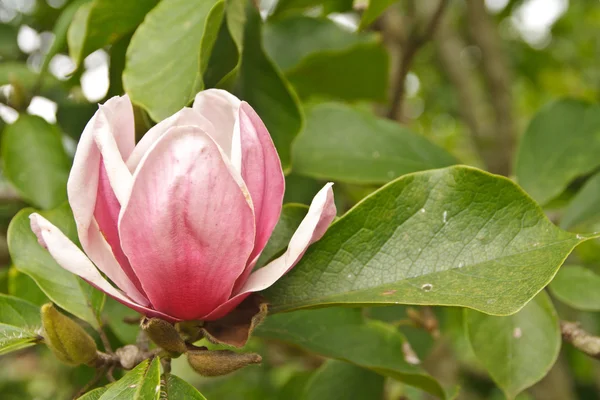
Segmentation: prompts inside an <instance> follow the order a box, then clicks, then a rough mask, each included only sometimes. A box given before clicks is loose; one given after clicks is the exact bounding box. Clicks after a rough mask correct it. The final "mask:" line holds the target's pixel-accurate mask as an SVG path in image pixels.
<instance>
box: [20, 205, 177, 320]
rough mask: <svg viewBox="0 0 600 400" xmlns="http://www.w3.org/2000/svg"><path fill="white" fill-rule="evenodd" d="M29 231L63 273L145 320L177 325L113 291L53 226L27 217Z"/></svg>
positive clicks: (46, 221) (160, 314)
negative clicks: (159, 320) (67, 273)
mask: <svg viewBox="0 0 600 400" xmlns="http://www.w3.org/2000/svg"><path fill="white" fill-rule="evenodd" d="M29 218H30V220H31V230H33V232H34V233H35V235H36V236H37V238H38V241H39V242H40V245H42V246H43V247H44V248H46V249H47V250H48V251H49V252H50V254H51V255H52V257H53V258H54V259H55V260H56V262H57V263H58V264H59V265H60V266H62V267H63V268H64V269H66V270H67V271H70V272H72V273H74V274H75V275H77V276H79V277H81V278H83V279H84V280H86V281H87V282H88V283H89V284H91V285H92V286H94V287H95V288H97V289H98V290H101V291H103V292H104V293H106V294H107V295H109V296H110V297H112V298H113V299H115V300H117V301H119V302H121V303H122V304H124V305H126V306H127V307H129V308H132V309H134V310H136V311H138V312H140V313H142V314H144V315H147V316H149V317H158V318H163V319H166V320H168V321H177V320H178V319H177V318H174V317H171V316H170V315H167V314H164V313H161V312H158V311H156V310H152V309H150V308H147V307H144V306H143V305H140V304H138V303H136V302H135V301H133V300H131V299H130V298H129V297H127V296H124V295H123V294H122V293H121V292H120V291H118V290H117V289H115V288H114V287H113V286H112V285H111V284H110V283H108V281H107V280H106V279H104V278H103V277H102V275H100V273H99V272H98V270H97V269H96V267H94V265H93V264H92V263H91V261H90V260H89V259H88V258H87V257H86V255H85V254H83V252H82V251H81V250H79V248H78V247H77V246H76V245H75V244H74V243H73V242H71V241H70V240H69V238H67V237H66V236H65V235H64V234H63V233H62V232H61V231H60V230H59V229H58V228H57V227H56V226H54V225H52V224H51V223H50V222H49V221H48V220H47V219H45V218H44V217H42V216H41V215H39V214H36V213H34V214H31V215H30V216H29Z"/></svg>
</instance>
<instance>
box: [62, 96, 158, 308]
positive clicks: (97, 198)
mask: <svg viewBox="0 0 600 400" xmlns="http://www.w3.org/2000/svg"><path fill="white" fill-rule="evenodd" d="M134 136H135V133H134V125H133V110H132V106H131V102H130V101H129V98H128V97H127V96H123V97H113V98H111V99H110V100H108V101H107V102H106V103H105V104H104V106H101V107H100V110H98V112H96V114H95V115H94V116H93V117H92V119H91V120H90V121H89V122H88V124H87V125H86V127H85V130H84V131H83V134H82V135H81V139H80V141H79V144H78V146H77V151H76V153H75V159H74V161H73V167H72V169H71V174H70V176H69V182H68V185H67V191H68V195H69V203H70V204H71V208H72V209H73V215H74V217H75V221H76V223H77V231H78V235H79V240H80V242H81V245H82V246H83V249H84V250H85V252H86V253H87V254H88V256H89V257H90V258H91V259H92V260H93V261H94V262H95V263H96V265H98V267H99V268H100V269H101V271H102V272H104V273H105V274H106V275H107V276H108V277H109V278H110V279H111V280H112V281H113V282H114V283H115V284H116V285H117V286H119V287H120V288H121V289H122V290H123V291H125V293H127V295H128V296H130V297H131V298H133V299H135V300H136V301H137V302H139V303H140V304H148V300H147V299H146V298H145V297H144V295H143V294H142V293H140V290H139V289H138V287H139V284H138V287H136V284H135V283H134V282H133V281H132V280H131V279H130V278H129V276H128V275H127V273H126V272H124V271H123V269H122V267H121V265H120V264H119V263H118V262H117V260H116V258H115V255H114V254H113V249H115V248H119V247H120V245H119V241H118V238H114V237H113V236H111V235H108V236H107V237H108V238H109V239H110V240H111V241H112V243H110V244H109V243H108V241H107V237H105V236H104V235H103V233H102V232H101V231H100V226H99V223H100V224H102V229H103V230H106V231H108V230H109V224H110V223H111V221H110V215H113V219H114V213H115V212H118V211H117V210H116V209H117V208H118V207H120V206H119V204H118V203H119V201H118V200H117V196H116V192H114V191H113V188H119V190H118V191H119V193H120V195H121V197H123V196H125V195H128V194H127V193H128V192H129V190H130V186H131V180H132V177H131V174H130V173H129V170H128V169H127V168H126V167H125V164H124V162H123V158H122V156H123V155H126V156H128V155H129V153H131V151H132V149H133V146H134V139H135V138H134ZM98 143H100V144H101V148H99V145H98ZM106 163H108V164H106ZM105 165H106V168H105ZM109 166H110V167H109ZM101 175H102V176H103V177H105V178H103V180H102V181H101V180H100V176H101ZM111 175H112V178H111ZM109 180H110V184H108V183H109V182H108V181H109ZM113 183H114V185H113ZM96 213H98V216H99V220H100V221H97V220H96V215H95V214H96ZM112 223H114V221H113V222H112ZM127 266H128V264H126V265H125V268H127ZM129 272H130V275H131V276H133V271H132V270H131V269H129ZM134 280H135V279H134Z"/></svg>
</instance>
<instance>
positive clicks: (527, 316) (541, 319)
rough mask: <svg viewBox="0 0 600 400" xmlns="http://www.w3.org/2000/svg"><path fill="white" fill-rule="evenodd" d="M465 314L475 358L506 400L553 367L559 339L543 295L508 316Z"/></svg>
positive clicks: (554, 315) (552, 309)
mask: <svg viewBox="0 0 600 400" xmlns="http://www.w3.org/2000/svg"><path fill="white" fill-rule="evenodd" d="M465 312H466V321H465V324H466V326H467V332H468V336H469V341H470V343H471V346H472V347H473V351H474V352H475V355H476V356H477V358H478V359H479V361H480V362H481V363H482V364H483V366H484V367H485V368H486V369H487V371H488V372H489V374H490V375H491V377H492V379H493V380H494V382H496V384H498V386H499V387H500V388H501V389H502V390H503V391H504V392H505V393H506V396H507V397H508V398H509V399H512V398H514V397H515V396H516V395H517V394H519V393H520V392H521V391H523V390H524V389H526V388H528V387H530V386H531V385H533V384H534V383H536V382H538V381H539V380H540V379H542V378H543V377H544V376H545V375H546V374H547V373H548V371H549V370H550V368H551V367H552V365H554V362H555V361H556V358H557V357H558V352H559V350H560V344H561V336H560V328H559V325H558V316H557V315H556V311H555V310H554V307H553V305H552V302H551V301H550V298H549V297H548V295H547V294H546V293H544V292H542V293H540V294H539V295H538V296H536V297H535V298H534V299H533V300H532V301H531V302H529V303H528V304H527V305H526V306H525V307H524V308H523V309H522V310H521V311H519V312H518V313H516V314H514V315H511V316H509V317H495V316H490V315H485V314H482V313H478V312H476V311H471V310H465Z"/></svg>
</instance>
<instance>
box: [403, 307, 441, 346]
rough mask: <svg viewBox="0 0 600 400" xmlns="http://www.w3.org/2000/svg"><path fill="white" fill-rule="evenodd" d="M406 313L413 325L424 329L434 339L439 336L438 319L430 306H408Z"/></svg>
mask: <svg viewBox="0 0 600 400" xmlns="http://www.w3.org/2000/svg"><path fill="white" fill-rule="evenodd" d="M406 315H407V316H408V318H410V320H411V321H412V323H413V324H414V326H415V327H417V328H420V329H424V330H425V331H427V333H429V334H430V335H431V336H432V337H433V338H434V339H437V338H439V337H440V329H439V323H438V320H437V318H436V316H435V314H434V313H433V310H432V309H431V307H427V306H425V307H420V308H419V309H416V308H412V307H409V308H407V309H406Z"/></svg>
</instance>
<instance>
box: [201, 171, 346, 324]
mask: <svg viewBox="0 0 600 400" xmlns="http://www.w3.org/2000/svg"><path fill="white" fill-rule="evenodd" d="M332 185H333V184H332V183H328V184H327V185H325V187H323V189H321V190H320V191H319V193H317V195H316V196H315V198H314V199H313V201H312V203H311V205H310V208H309V210H308V213H307V214H306V216H305V217H304V219H303V220H302V222H301V223H300V226H298V229H297V230H296V232H295V233H294V235H293V236H292V239H291V240H290V243H289V245H288V249H287V251H286V252H285V253H284V254H283V255H282V256H281V257H279V258H277V259H275V260H273V261H271V262H270V263H269V264H267V265H265V266H264V267H263V268H260V269H259V270H257V271H254V272H253V273H252V274H251V275H250V278H248V280H247V281H246V283H245V284H244V286H243V287H242V289H241V290H240V291H239V292H238V293H237V294H236V295H234V296H233V297H232V298H230V299H229V300H227V301H226V302H225V303H223V304H221V305H220V306H219V307H217V308H216V309H214V310H213V311H211V312H210V313H209V314H207V315H205V316H203V317H202V318H200V319H201V320H204V321H213V320H216V319H219V318H222V317H224V316H225V315H227V314H228V313H229V312H231V311H232V310H233V309H234V308H236V307H237V306H238V305H239V304H240V303H241V302H242V301H244V300H245V299H246V297H248V296H249V295H250V294H251V293H253V292H258V291H260V290H263V289H266V288H268V287H269V286H271V285H272V284H273V283H275V282H276V281H277V280H278V279H279V278H281V277H282V276H283V275H284V274H285V273H286V272H288V271H289V270H290V269H292V268H293V267H294V265H296V263H298V261H300V259H301V258H302V256H303V255H304V252H305V251H306V249H307V248H308V246H310V245H311V244H312V243H314V242H316V241H317V240H319V239H321V237H322V236H323V235H324V234H325V231H327V228H328V227H329V225H330V224H331V222H332V221H333V219H334V218H335V212H336V210H335V203H334V202H333V191H332V190H331V186H332Z"/></svg>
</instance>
